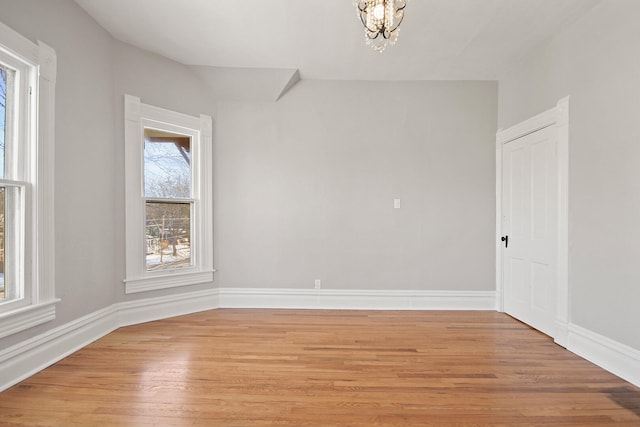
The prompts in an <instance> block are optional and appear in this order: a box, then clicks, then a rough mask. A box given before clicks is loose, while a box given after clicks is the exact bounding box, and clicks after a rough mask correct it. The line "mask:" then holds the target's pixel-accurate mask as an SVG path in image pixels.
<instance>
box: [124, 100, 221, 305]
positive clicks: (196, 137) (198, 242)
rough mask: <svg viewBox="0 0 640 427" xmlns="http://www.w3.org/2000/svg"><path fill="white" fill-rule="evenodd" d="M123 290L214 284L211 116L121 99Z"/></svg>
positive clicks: (141, 290)
mask: <svg viewBox="0 0 640 427" xmlns="http://www.w3.org/2000/svg"><path fill="white" fill-rule="evenodd" d="M125 116H126V117H125V145H126V147H125V156H126V176H125V185H126V242H127V248H126V278H125V281H124V282H125V287H126V292H127V293H133V292H143V291H149V290H154V289H164V288H171V287H176V286H185V285H192V284H197V283H206V282H211V281H213V259H212V252H213V237H212V231H211V230H212V213H211V211H212V208H211V205H212V202H211V200H212V197H211V180H212V178H211V134H212V131H211V117H209V116H205V115H201V116H200V117H193V116H189V115H186V114H182V113H177V112H174V111H169V110H165V109H162V108H158V107H153V106H150V105H146V104H142V103H141V102H140V98H137V97H134V96H131V95H125Z"/></svg>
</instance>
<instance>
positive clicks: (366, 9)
mask: <svg viewBox="0 0 640 427" xmlns="http://www.w3.org/2000/svg"><path fill="white" fill-rule="evenodd" d="M407 1H408V0H354V2H353V4H354V5H355V6H356V9H357V11H358V17H359V18H360V21H362V25H364V35H365V40H366V42H367V44H368V45H371V46H372V47H373V49H374V50H376V51H378V52H382V51H384V49H385V48H386V47H387V45H390V44H395V42H396V40H398V33H399V32H400V24H401V23H402V20H403V19H404V8H405V7H406V6H407Z"/></svg>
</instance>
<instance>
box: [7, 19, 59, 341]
mask: <svg viewBox="0 0 640 427" xmlns="http://www.w3.org/2000/svg"><path fill="white" fill-rule="evenodd" d="M0 51H1V54H0V56H1V57H2V62H3V63H4V64H5V66H6V67H9V68H12V69H15V70H16V72H17V73H18V76H17V77H16V78H17V80H18V81H17V86H16V87H17V89H16V90H15V91H14V93H13V95H14V98H15V102H16V104H17V108H16V109H15V111H14V113H15V114H14V116H13V117H12V118H11V120H12V134H11V135H10V136H9V139H8V140H6V141H5V147H6V146H7V145H13V147H10V148H9V151H11V150H14V155H12V156H10V157H12V160H11V162H12V164H11V165H9V167H8V168H7V169H8V170H9V175H10V176H9V179H3V180H1V185H2V186H3V187H6V188H9V187H14V188H20V192H21V193H22V194H21V195H20V199H21V200H20V201H19V203H17V204H16V205H15V206H16V207H15V209H14V212H15V213H19V216H18V218H17V219H16V221H17V223H16V224H14V225H16V226H17V228H18V231H17V241H16V245H14V246H15V248H14V249H16V250H18V251H19V253H18V255H17V258H16V262H15V265H16V269H17V271H16V273H17V274H18V275H20V276H21V279H20V280H21V283H20V287H21V289H20V292H21V298H19V299H16V300H13V301H6V302H2V303H0V338H3V337H6V336H9V335H12V334H15V333H17V332H20V331H23V330H25V329H28V328H31V327H34V326H36V325H40V324H42V323H45V322H49V321H51V320H53V319H55V316H56V306H55V303H57V302H58V301H59V299H57V298H56V297H55V244H54V243H55V242H54V236H55V229H54V226H55V215H54V163H53V162H54V125H55V121H54V120H55V119H54V117H55V114H54V113H55V83H56V63H57V59H56V53H55V50H54V49H52V48H51V47H49V46H47V45H46V44H45V43H43V42H41V41H38V43H37V44H36V43H33V42H32V41H30V40H29V39H27V38H25V37H24V36H22V35H21V34H19V33H17V32H16V31H14V30H13V29H11V28H10V27H8V26H7V25H5V24H3V23H1V22H0ZM18 151H19V153H18ZM5 154H6V151H5ZM5 172H6V171H5ZM7 249H8V248H5V251H6V250H7Z"/></svg>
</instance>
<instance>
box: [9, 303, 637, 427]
mask: <svg viewBox="0 0 640 427" xmlns="http://www.w3.org/2000/svg"><path fill="white" fill-rule="evenodd" d="M0 425H3V426H11V425H13V426H76V425H78V426H94V425H100V426H102V425H113V426H152V425H153V426H173V425H179V426H224V427H227V426H229V427H231V426H265V425H284V426H449V425H458V426H466V425H473V426H483V425H491V426H545V425H548V426H608V425H624V426H640V389H638V388H636V387H634V386H633V385H631V384H629V383H627V382H625V381H623V380H621V379H619V378H617V377H615V376H613V375H611V374H609V373H607V372H606V371H604V370H602V369H600V368H598V367H596V366H594V365H592V364H591V363H589V362H587V361H585V360H583V359H581V358H579V357H578V356H576V355H574V354H572V353H570V352H568V351H566V350H564V349H562V348H561V347H559V346H557V345H555V344H554V343H553V342H552V341H551V340H550V339H549V338H548V337H546V336H544V335H542V334H540V333H538V332H536V331H535V330H532V329H531V328H529V327H527V326H526V325H523V324H522V323H519V322H517V321H516V320H514V319H512V318H510V317H509V316H506V315H504V314H501V313H495V312H445V311H429V312H413V311H409V312H407V311H403V312H396V311H393V312H392V311H304V310H235V309H234V310H230V309H225V310H215V311H209V312H203V313H197V314H192V315H188V316H182V317H176V318H172V319H166V320H162V321H157V322H152V323H146V324H141V325H136V326H130V327H126V328H122V329H119V330H117V331H115V332H113V333H111V334H109V335H107V336H106V337H104V338H102V339H100V340H98V341H96V342H95V343H93V344H91V345H89V346H88V347H86V348H84V349H82V350H80V351H78V352H77V353H75V354H73V355H71V356H69V357H67V358H66V359H64V360H62V361H60V362H59V363H56V364H55V365H53V366H51V367H50V368H48V369H46V370H44V371H42V372H40V373H38V374H37V375H34V376H33V377H31V378H29V379H28V380H26V381H23V382H22V383H20V384H18V385H16V386H14V387H12V388H11V389H9V390H7V391H5V392H3V393H0Z"/></svg>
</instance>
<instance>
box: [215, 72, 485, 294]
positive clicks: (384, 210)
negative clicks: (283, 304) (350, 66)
mask: <svg viewBox="0 0 640 427" xmlns="http://www.w3.org/2000/svg"><path fill="white" fill-rule="evenodd" d="M496 91H497V87H496V84H495V82H415V83H398V82H395V83H380V82H378V83H376V82H337V81H309V80H303V81H302V82H300V83H299V84H298V85H297V86H295V87H294V88H293V89H292V90H291V91H290V92H288V93H287V94H286V95H285V96H284V98H282V99H281V100H280V101H278V102H277V103H268V102H263V103H261V102H223V103H221V104H220V105H219V108H218V120H217V125H216V126H215V138H214V139H215V144H214V149H215V153H214V156H215V157H214V162H215V172H214V174H215V179H214V181H215V182H214V185H215V190H214V197H215V206H214V211H215V239H214V244H215V249H214V252H215V265H216V268H217V269H218V273H216V282H217V283H218V284H219V285H220V286H223V287H271V288H302V289H312V288H313V284H314V279H321V280H322V286H323V288H329V289H372V290H373V289H375V290H380V289H384V290H389V289H403V290H409V289H411V290H414V289H419V290H491V289H494V268H493V263H494V255H493V247H494V228H495V227H494V223H495V213H494V212H495V196H494V192H495V181H494V179H495V178H494V175H495V169H494V150H495V148H494V147H495V143H494V141H495V130H496V127H495V117H496V114H497V112H496V108H497V106H496V101H497V100H496ZM395 198H399V199H401V203H402V207H401V209H394V208H393V199H395Z"/></svg>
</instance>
